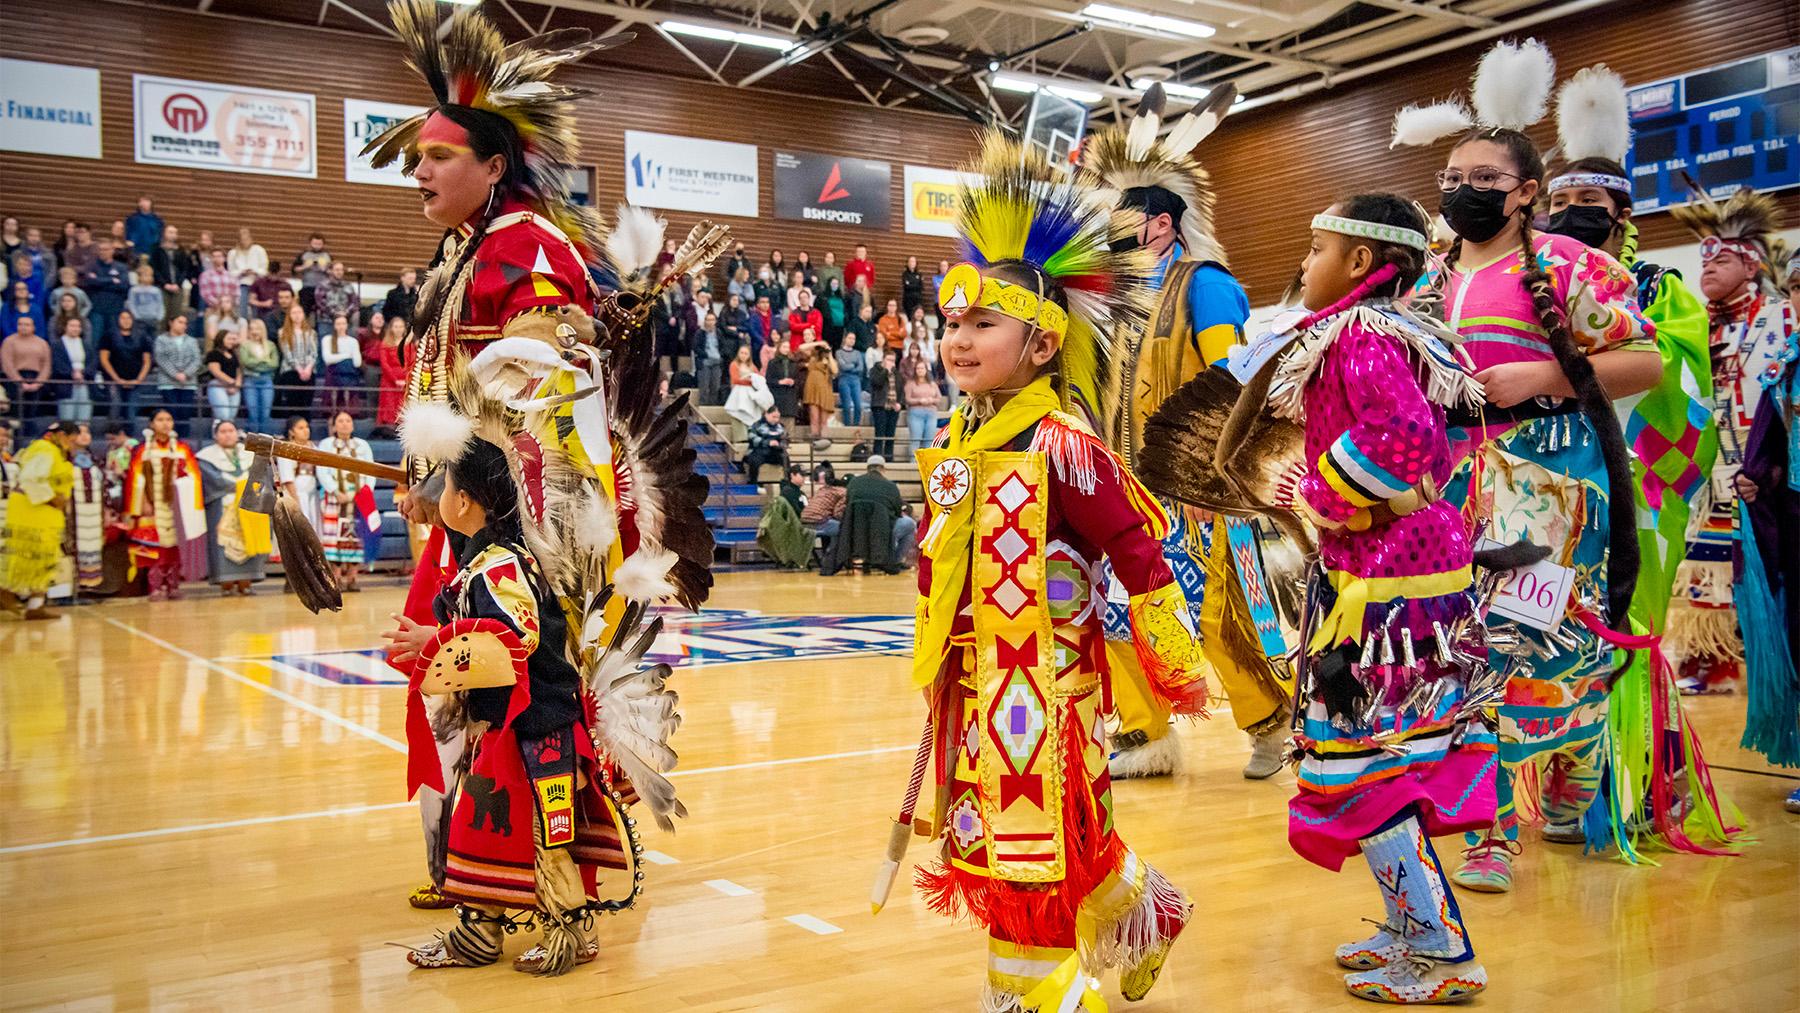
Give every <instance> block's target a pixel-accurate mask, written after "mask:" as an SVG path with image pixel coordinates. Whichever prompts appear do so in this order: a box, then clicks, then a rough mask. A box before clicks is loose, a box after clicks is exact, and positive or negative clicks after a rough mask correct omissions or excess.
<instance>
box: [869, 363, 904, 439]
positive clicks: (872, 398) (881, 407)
mask: <svg viewBox="0 0 1800 1013" xmlns="http://www.w3.org/2000/svg"><path fill="white" fill-rule="evenodd" d="M898 368H899V359H898V358H897V357H896V356H895V355H894V351H893V349H891V348H890V349H883V350H882V353H881V360H880V361H879V362H877V363H876V364H875V365H873V366H871V367H869V414H870V415H871V416H872V421H873V422H874V425H875V453H877V454H880V455H881V456H882V457H888V458H891V457H893V456H894V428H895V426H896V425H897V424H898V423H899V420H900V377H899V374H898V373H896V372H895V370H896V369H898Z"/></svg>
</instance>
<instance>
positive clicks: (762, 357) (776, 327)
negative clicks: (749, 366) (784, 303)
mask: <svg viewBox="0 0 1800 1013" xmlns="http://www.w3.org/2000/svg"><path fill="white" fill-rule="evenodd" d="M747 325H748V327H749V332H750V337H751V338H752V339H753V340H754V341H755V343H756V359H757V361H758V362H760V363H761V364H762V365H763V367H764V368H765V369H766V368H768V365H769V356H770V354H771V353H772V351H773V349H774V348H775V346H776V345H785V344H787V342H785V341H783V340H781V338H782V332H784V331H786V330H787V321H785V320H783V319H781V315H780V314H778V313H776V312H775V308H774V306H773V305H771V304H770V302H769V297H768V296H766V295H759V296H757V297H756V308H755V309H753V310H751V311H750V313H749V317H748V320H747Z"/></svg>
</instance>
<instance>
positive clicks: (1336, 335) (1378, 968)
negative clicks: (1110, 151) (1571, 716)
mask: <svg viewBox="0 0 1800 1013" xmlns="http://www.w3.org/2000/svg"><path fill="white" fill-rule="evenodd" d="M1312 228H1313V238H1312V247H1311V250H1310V251H1309V252H1308V254H1307V256H1306V260H1305V262H1304V264H1303V265H1302V268H1301V270H1302V275H1301V295H1302V298H1303V300H1304V302H1305V305H1306V308H1307V309H1308V310H1311V311H1312V314H1311V316H1309V317H1307V318H1306V319H1305V320H1303V321H1302V322H1301V323H1300V324H1299V325H1298V326H1297V328H1296V330H1297V331H1298V332H1299V333H1300V338H1299V340H1298V341H1296V342H1295V343H1294V344H1292V345H1291V346H1289V348H1288V350H1287V351H1286V352H1284V353H1282V357H1281V359H1280V360H1279V361H1278V363H1277V365H1276V367H1275V373H1274V379H1273V382H1272V385H1271V388H1270V389H1271V390H1272V391H1273V392H1274V393H1273V396H1272V397H1271V399H1270V400H1271V407H1272V408H1273V410H1274V411H1275V413H1276V414H1277V415H1282V416H1286V417H1288V418H1293V419H1295V420H1296V421H1298V422H1300V423H1301V424H1302V427H1303V429H1304V431H1305V434H1306V443H1305V458H1304V460H1305V461H1306V472H1305V475H1304V477H1302V478H1301V479H1300V480H1299V482H1298V483H1297V486H1296V489H1295V492H1296V495H1295V496H1294V506H1295V507H1296V508H1297V509H1299V510H1300V512H1302V513H1303V514H1305V515H1306V516H1307V517H1308V518H1309V519H1310V520H1311V521H1312V522H1313V523H1314V524H1315V525H1316V526H1317V527H1318V529H1319V532H1320V535H1319V542H1320V545H1319V559H1320V569H1319V570H1318V571H1316V572H1317V573H1318V577H1316V578H1315V580H1316V584H1315V587H1316V591H1315V592H1314V595H1313V600H1312V602H1311V611H1310V613H1309V614H1310V615H1312V616H1313V617H1314V622H1313V623H1312V624H1311V625H1313V626H1314V627H1316V628H1313V629H1309V630H1306V631H1304V635H1305V636H1306V638H1307V640H1306V650H1307V663H1306V666H1305V669H1304V673H1305V679H1304V682H1303V699H1304V700H1305V714H1304V717H1303V719H1302V723H1301V726H1300V733H1299V735H1298V737H1297V746H1298V749H1299V753H1300V765H1299V789H1300V790H1299V794H1297V795H1296V796H1295V797H1294V799H1293V801H1292V802H1291V803H1290V804H1289V808H1288V812H1289V822H1288V840H1289V841H1290V843H1292V845H1293V847H1294V850H1295V851H1297V852H1299V853H1300V854H1301V856H1303V857H1305V858H1306V859H1307V860H1309V861H1311V862H1314V863H1315V864H1318V865H1321V866H1324V867H1325V868H1327V869H1331V870H1334V871H1335V870H1337V869H1339V868H1341V867H1342V865H1343V862H1344V860H1345V859H1346V858H1348V857H1350V856H1351V855H1354V854H1356V853H1357V851H1359V850H1360V851H1361V852H1362V854H1363V857H1364V858H1365V859H1367V860H1368V863H1369V869H1370V871H1371V872H1373V873H1374V875H1375V882H1376V883H1377V885H1379V887H1380V888H1381V894H1382V900H1383V901H1384V903H1385V904H1386V913H1385V916H1384V917H1383V918H1382V920H1381V921H1380V922H1378V923H1377V925H1378V927H1377V928H1376V930H1375V934H1374V935H1373V936H1372V937H1370V938H1368V939H1365V940H1361V941H1359V942H1354V943H1349V944H1346V945H1344V946H1341V947H1339V948H1338V951H1337V960H1338V963H1339V964H1341V965H1343V966H1344V967H1347V968H1351V969H1353V970H1358V971H1359V972H1360V973H1354V974H1351V975H1349V976H1347V977H1346V978H1345V986H1346V987H1347V988H1348V989H1349V990H1350V992H1351V994H1353V995H1356V996H1359V997H1361V998H1364V999H1372V1000H1376V1001H1380V1002H1390V1003H1408V1004H1410V1003H1441V1002H1453V1001H1456V1000H1460V999H1465V998H1467V997H1469V996H1472V995H1474V994H1475V993H1477V992H1479V991H1481V990H1482V989H1483V988H1484V987H1486V984H1487V972H1486V971H1485V970H1484V969H1483V968H1482V966H1481V965H1480V964H1478V963H1476V962H1475V952H1474V949H1473V947H1472V946H1471V944H1470V941H1469V934H1468V932H1467V930H1466V929H1465V927H1464V925H1463V921H1462V914H1461V912H1460V911H1459V910H1458V908H1457V904H1456V898H1455V897H1453V896H1451V893H1450V887H1449V884H1448V882H1447V881H1446V880H1445V878H1444V872H1443V867H1442V865H1441V863H1440V862H1439V861H1438V857H1437V853H1436V851H1435V850H1433V848H1432V846H1431V838H1432V837H1433V836H1435V835H1442V834H1449V833H1456V832H1459V831H1468V830H1477V829H1482V828H1485V827H1487V826H1488V825H1489V824H1490V823H1491V822H1492V821H1493V816H1494V787H1493V785H1494V781H1493V778H1494V770H1495V767H1496V765H1497V764H1496V757H1495V741H1494V735H1493V732H1492V731H1491V730H1490V729H1488V728H1487V727H1486V726H1485V724H1483V722H1482V718H1481V714H1482V707H1483V705H1484V704H1491V703H1492V699H1493V698H1494V697H1497V696H1498V693H1499V686H1500V683H1501V682H1502V678H1501V677H1500V676H1498V675H1497V674H1496V673H1493V672H1491V671H1490V670H1489V669H1488V667H1487V665H1486V663H1485V659H1484V658H1483V656H1482V647H1483V643H1484V637H1483V635H1482V634H1483V630H1482V623H1481V620H1480V618H1479V617H1478V616H1477V615H1476V608H1475V597H1474V594H1473V577H1472V575H1471V560H1472V554H1471V551H1470V545H1469V536H1468V532H1467V529H1466V527H1465V525H1464V523H1463V519H1462V516H1461V514H1460V512H1459V511H1458V510H1457V509H1456V507H1455V506H1454V505H1452V504H1450V503H1448V502H1445V501H1444V500H1443V499H1442V498H1440V493H1439V490H1440V489H1441V488H1443V486H1444V485H1445V484H1446V483H1447V482H1448V481H1449V479H1450V474H1451V469H1452V458H1451V456H1450V443H1449V440H1448V437H1447V435H1446V429H1445V410H1446V409H1447V408H1452V407H1456V406H1459V405H1461V406H1467V407H1473V406H1475V405H1477V404H1479V403H1480V400H1481V390H1480V387H1479V386H1477V385H1476V383H1475V382H1474V381H1473V380H1472V379H1471V378H1470V377H1469V375H1468V374H1467V373H1466V372H1465V371H1464V370H1463V369H1462V367H1461V366H1460V365H1459V364H1458V362H1457V360H1456V358H1455V357H1454V355H1453V354H1452V352H1451V350H1450V349H1451V345H1452V344H1453V343H1454V342H1455V335H1454V334H1453V333H1450V332H1447V331H1446V330H1445V328H1444V327H1443V325H1442V324H1440V323H1438V322H1437V321H1435V320H1431V319H1429V318H1425V317H1419V316H1415V315H1414V314H1413V313H1411V312H1410V311H1408V310H1406V309H1404V308H1402V307H1400V306H1399V305H1398V304H1396V302H1395V298H1396V297H1397V296H1398V295H1400V294H1402V293H1405V292H1407V291H1409V290H1410V289H1411V287H1412V286H1413V284H1414V283H1415V282H1416V281H1417V280H1418V279H1419V276H1420V275H1421V273H1422V272H1423V271H1424V267H1425V260H1426V246H1427V239H1426V236H1427V233H1428V231H1429V229H1430V222H1429V219H1428V218H1427V217H1426V215H1425V213H1424V211H1423V210H1421V209H1420V208H1419V207H1418V205H1416V204H1414V203H1412V202H1411V201H1408V200H1406V199H1404V198H1401V197H1396V196H1393V195H1390V194H1364V195H1361V196H1357V197H1352V198H1350V199H1348V200H1345V201H1342V202H1340V203H1339V204H1337V205H1335V206H1333V207H1331V208H1330V209H1328V210H1327V211H1325V213H1323V214H1320V215H1318V216H1317V217H1315V218H1314V219H1313V222H1312ZM1319 617H1322V619H1320V618H1319ZM1478 659H1479V660H1478Z"/></svg>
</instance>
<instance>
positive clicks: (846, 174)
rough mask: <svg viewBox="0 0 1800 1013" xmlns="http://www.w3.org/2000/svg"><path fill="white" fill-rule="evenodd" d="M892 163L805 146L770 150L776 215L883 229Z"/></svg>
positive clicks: (891, 181)
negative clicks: (833, 153) (820, 152)
mask: <svg viewBox="0 0 1800 1013" xmlns="http://www.w3.org/2000/svg"><path fill="white" fill-rule="evenodd" d="M893 181H894V170H893V166H891V165H889V164H888V163H887V162H872V161H869V160H868V159H863V158H841V157H839V156H837V155H820V154H815V153H813V152H810V151H777V152H776V153H775V217H777V218H798V219H800V220H802V221H809V222H832V223H835V224H838V225H860V226H862V227H863V228H865V229H885V228H887V225H888V206H889V204H890V203H891V198H890V196H889V190H890V189H891V188H892V186H893Z"/></svg>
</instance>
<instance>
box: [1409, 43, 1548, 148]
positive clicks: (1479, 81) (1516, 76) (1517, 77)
mask: <svg viewBox="0 0 1800 1013" xmlns="http://www.w3.org/2000/svg"><path fill="white" fill-rule="evenodd" d="M1555 84H1556V58H1555V57H1553V56H1551V55H1550V50H1548V49H1546V48H1545V47H1544V44H1543V43H1542V42H1539V41H1538V40H1536V39H1526V40H1525V41H1524V42H1520V43H1513V42H1504V41H1502V42H1496V43H1494V47H1493V48H1492V49H1489V50H1488V51H1487V52H1486V53H1485V54H1483V55H1482V57H1481V63H1480V64H1479V65H1478V66H1477V67H1476V68H1475V80H1474V82H1473V84H1471V85H1470V88H1469V97H1470V103H1471V104H1473V106H1474V111H1473V112H1470V109H1469V104H1465V103H1464V101H1463V100H1462V99H1461V98H1454V97H1453V98H1450V99H1446V100H1444V101H1442V102H1431V103H1427V104H1425V105H1409V106H1406V107H1405V108H1403V109H1401V110H1400V111H1399V112H1398V113H1396V114H1394V137H1393V142H1392V143H1390V144H1389V145H1388V146H1389V147H1395V146H1398V145H1401V144H1407V145H1420V144H1431V143H1433V142H1435V141H1437V140H1439V139H1440V138H1444V137H1448V136H1450V135H1451V134H1460V133H1462V132H1464V131H1466V130H1469V129H1470V128H1472V127H1484V128H1486V129H1490V130H1524V129H1525V128H1526V127H1529V126H1531V125H1532V124H1533V123H1536V122H1538V121H1539V120H1541V119H1543V118H1544V114H1545V113H1546V112H1548V111H1549V108H1550V90H1551V88H1552V87H1554V86H1555Z"/></svg>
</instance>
